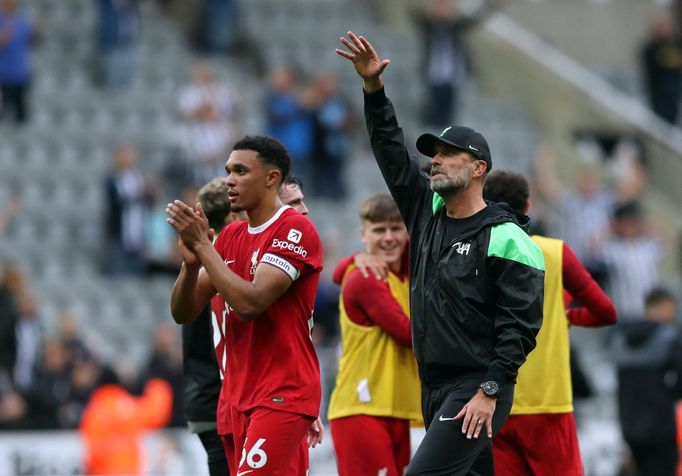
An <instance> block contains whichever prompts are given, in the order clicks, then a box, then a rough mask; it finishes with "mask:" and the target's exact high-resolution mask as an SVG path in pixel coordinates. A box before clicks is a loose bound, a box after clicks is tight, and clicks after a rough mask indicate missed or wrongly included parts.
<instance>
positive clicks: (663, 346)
mask: <svg viewBox="0 0 682 476" xmlns="http://www.w3.org/2000/svg"><path fill="white" fill-rule="evenodd" d="M644 312H645V316H644V317H645V318H644V320H640V321H636V322H630V323H626V324H623V325H622V326H621V327H620V328H619V329H617V330H618V334H617V336H616V337H615V340H614V359H615V361H616V365H617V366H618V410H619V415H620V424H621V430H622V433H623V438H624V439H625V441H626V442H627V444H628V446H629V447H630V452H631V453H632V459H633V460H634V462H635V465H636V467H637V474H639V475H641V476H654V475H655V476H673V475H675V474H676V466H677V461H678V459H679V451H678V448H677V425H676V424H675V405H676V404H677V402H678V401H679V400H680V398H682V338H680V335H679V332H678V330H677V329H676V327H675V323H674V321H675V316H676V313H677V303H676V302H675V297H674V296H673V295H672V294H671V293H670V292H669V291H667V290H665V289H662V288H655V289H652V290H651V291H650V292H649V293H648V294H647V296H646V298H645V311H644Z"/></svg>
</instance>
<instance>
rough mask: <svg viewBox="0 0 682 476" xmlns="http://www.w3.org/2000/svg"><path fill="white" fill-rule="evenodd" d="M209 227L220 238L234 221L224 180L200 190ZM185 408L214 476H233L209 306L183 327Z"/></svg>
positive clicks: (199, 196) (218, 180) (199, 197)
mask: <svg viewBox="0 0 682 476" xmlns="http://www.w3.org/2000/svg"><path fill="white" fill-rule="evenodd" d="M198 200H199V202H200V203H201V206H202V208H203V209H204V213H206V217H207V218H208V223H209V226H210V227H211V228H213V230H214V231H215V236H218V234H219V233H220V230H222V229H223V228H224V227H225V226H226V225H227V224H228V223H229V222H230V220H231V215H230V200H229V198H228V195H227V183H226V182H225V179H224V178H222V177H221V178H215V179H213V180H211V181H210V182H209V183H207V184H206V185H204V186H203V187H202V188H201V190H199V195H198ZM182 355H183V376H184V390H185V391H184V395H183V397H184V407H185V418H186V419H187V425H188V426H189V430H190V431H191V432H192V433H196V434H197V435H198V436H199V439H200V440H201V444H202V445H203V446H204V449H205V450H206V454H207V455H208V468H209V473H210V475H211V476H226V475H229V474H230V472H229V469H228V466H227V459H226V456H225V449H224V447H223V443H222V441H221V440H220V437H219V436H218V432H217V430H216V428H217V425H216V409H217V406H218V396H219V394H220V385H221V382H220V373H219V370H218V363H217V362H216V356H215V350H214V348H213V328H212V322H211V308H210V306H207V307H206V308H205V309H204V310H203V311H202V312H201V314H200V315H199V316H198V317H197V318H196V319H195V320H194V321H192V322H190V323H188V324H183V326H182Z"/></svg>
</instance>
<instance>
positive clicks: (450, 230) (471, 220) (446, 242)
mask: <svg viewBox="0 0 682 476" xmlns="http://www.w3.org/2000/svg"><path fill="white" fill-rule="evenodd" d="M487 213H488V207H485V208H483V209H482V210H479V211H478V212H476V213H474V214H473V215H471V216H468V217H466V218H450V217H448V216H446V221H445V236H444V237H443V244H442V250H444V249H445V248H447V247H448V246H451V245H452V244H453V243H455V242H457V241H459V240H458V238H460V237H462V236H465V235H466V234H467V233H468V231H469V230H471V229H472V228H476V227H477V226H478V225H477V224H478V223H480V221H481V216H482V215H485V214H487ZM442 250H441V251H442Z"/></svg>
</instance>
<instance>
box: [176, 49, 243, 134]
mask: <svg viewBox="0 0 682 476" xmlns="http://www.w3.org/2000/svg"><path fill="white" fill-rule="evenodd" d="M206 105H211V106H212V107H213V108H214V110H215V112H216V114H217V116H218V118H219V119H220V120H221V121H224V122H226V123H228V125H231V126H232V127H234V121H235V118H236V114H237V97H236V93H235V91H234V90H233V89H232V88H230V87H229V86H227V85H226V84H222V83H218V82H217V81H216V79H215V74H214V71H213V66H212V65H211V63H210V62H209V61H200V62H198V63H197V64H195V65H194V68H193V69H192V81H191V82H190V83H188V84H186V85H185V86H183V88H182V89H181V90H180V97H179V106H180V112H182V115H183V117H184V118H185V120H186V121H188V122H191V121H198V120H200V118H201V111H202V109H203V108H204V107H205V106H206Z"/></svg>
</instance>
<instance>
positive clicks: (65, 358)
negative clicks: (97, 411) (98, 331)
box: [0, 263, 184, 430]
mask: <svg viewBox="0 0 682 476" xmlns="http://www.w3.org/2000/svg"><path fill="white" fill-rule="evenodd" d="M0 316H1V317H2V318H1V319H0V343H1V344H0V428H2V429H5V430H7V429H13V430H17V429H60V428H61V429H65V428H78V426H79V423H80V420H81V416H82V413H83V411H84V409H85V407H86V405H87V404H88V401H89V399H90V396H91V395H92V392H93V391H94V390H95V389H96V388H97V387H98V386H99V385H100V383H102V382H103V380H104V379H108V378H109V377H108V376H109V375H111V374H112V373H114V374H116V375H117V376H118V380H119V381H120V382H121V383H122V384H123V385H124V386H125V387H126V388H128V389H129V390H130V391H131V392H133V393H138V394H139V393H141V391H142V389H143V387H144V384H145V383H146V382H148V381H150V380H151V379H153V378H159V379H162V380H165V381H166V382H168V384H169V385H170V387H171V388H172V389H173V395H174V396H175V398H174V402H173V409H172V416H171V418H170V421H169V423H168V425H169V426H176V427H177V426H183V425H184V418H183V416H182V402H181V401H180V400H179V397H181V396H182V391H181V389H182V355H181V350H180V349H181V347H180V344H179V340H178V335H177V332H176V330H175V329H174V327H173V326H172V325H171V324H161V325H159V326H158V327H157V328H156V329H155V330H154V335H153V336H152V339H151V342H152V345H151V346H150V349H149V355H148V356H147V360H146V362H145V363H144V365H143V366H142V368H141V369H140V371H139V372H137V371H135V370H134V369H133V368H131V367H130V362H126V361H125V360H124V359H120V360H118V361H116V362H108V361H105V360H103V358H102V356H101V355H99V353H98V350H97V348H96V345H94V344H95V343H93V342H87V341H85V339H84V338H83V337H82V335H81V329H80V328H79V327H78V326H77V324H76V321H75V320H74V317H73V316H72V315H71V314H70V312H69V311H68V310H64V311H63V312H62V313H61V315H60V316H59V323H58V330H57V332H56V333H54V334H50V335H46V334H45V333H44V331H43V326H42V325H41V321H40V300H39V296H37V294H36V290H35V289H34V288H33V287H32V285H31V282H30V279H29V278H28V277H27V276H26V275H25V274H24V273H23V272H22V270H21V269H19V268H18V267H16V266H15V265H13V264H11V263H10V264H6V265H5V266H4V267H3V269H2V272H1V273H0Z"/></svg>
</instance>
